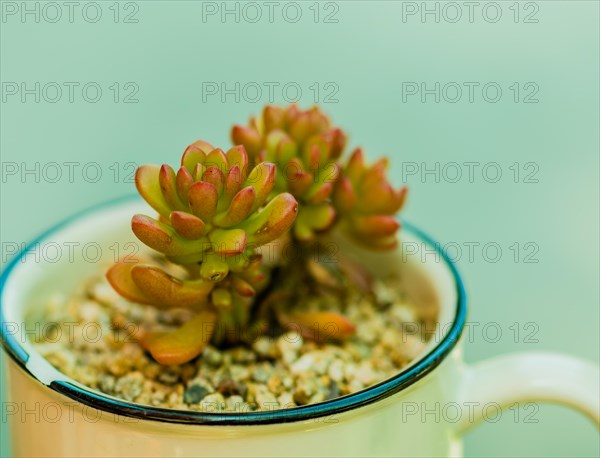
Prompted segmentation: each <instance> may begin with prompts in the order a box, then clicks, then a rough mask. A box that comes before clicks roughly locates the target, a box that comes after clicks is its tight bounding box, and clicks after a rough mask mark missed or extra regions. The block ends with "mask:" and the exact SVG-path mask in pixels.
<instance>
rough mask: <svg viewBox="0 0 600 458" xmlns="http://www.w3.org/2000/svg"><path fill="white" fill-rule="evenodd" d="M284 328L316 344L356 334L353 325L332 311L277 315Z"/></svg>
mask: <svg viewBox="0 0 600 458" xmlns="http://www.w3.org/2000/svg"><path fill="white" fill-rule="evenodd" d="M278 318H279V321H280V322H281V324H282V325H283V326H285V327H286V328H288V329H290V330H292V331H296V332H298V333H299V334H300V335H302V337H304V338H306V339H311V340H314V341H317V342H327V341H331V340H334V341H335V340H343V339H347V338H349V337H352V336H353V335H354V333H355V332H356V327H355V326H354V324H353V323H352V322H351V321H350V320H348V318H346V317H345V316H344V315H342V314H340V313H337V312H332V311H316V312H295V313H287V314H286V313H282V312H280V313H278Z"/></svg>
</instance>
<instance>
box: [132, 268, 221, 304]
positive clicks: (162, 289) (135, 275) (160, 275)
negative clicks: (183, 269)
mask: <svg viewBox="0 0 600 458" xmlns="http://www.w3.org/2000/svg"><path fill="white" fill-rule="evenodd" d="M131 278H132V279H133V282H134V283H135V284H136V286H137V287H138V288H139V289H140V290H142V291H143V292H144V294H145V295H146V296H148V297H149V298H150V299H151V300H152V302H153V303H154V304H156V305H159V306H160V307H167V308H171V307H186V308H193V307H197V306H200V305H203V304H206V302H207V299H208V295H209V294H210V292H211V290H212V288H213V287H214V285H213V284H211V283H209V282H206V281H205V280H201V279H200V280H187V281H184V280H180V279H178V278H175V277H173V276H171V275H169V274H167V273H166V272H164V271H163V270H161V269H160V268H158V267H154V266H149V265H139V264H138V265H136V266H134V267H133V268H132V269H131Z"/></svg>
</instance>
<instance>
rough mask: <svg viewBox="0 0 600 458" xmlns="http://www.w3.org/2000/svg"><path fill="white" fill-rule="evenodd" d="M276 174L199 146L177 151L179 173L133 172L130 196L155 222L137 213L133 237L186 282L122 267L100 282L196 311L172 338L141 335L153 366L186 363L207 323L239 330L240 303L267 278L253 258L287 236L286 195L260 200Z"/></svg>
mask: <svg viewBox="0 0 600 458" xmlns="http://www.w3.org/2000/svg"><path fill="white" fill-rule="evenodd" d="M275 173H276V170H275V166H274V165H273V164H270V163H267V162H261V163H260V164H257V165H256V166H254V167H252V168H251V169H250V168H249V167H248V157H247V154H246V151H245V150H244V147H243V146H236V147H233V148H231V149H230V150H229V151H227V152H226V153H225V152H223V151H222V150H220V149H214V148H213V147H212V146H211V145H209V144H208V143H206V142H203V141H197V142H195V143H193V144H192V145H190V146H189V147H188V148H187V149H186V150H185V152H184V154H183V157H182V159H181V167H180V168H179V170H178V171H177V172H175V171H174V170H173V169H172V168H171V167H170V166H169V165H163V166H162V167H158V166H153V165H144V166H142V167H140V168H139V169H138V170H137V173H136V177H135V181H136V186H137V189H138V192H139V193H140V194H141V196H142V197H143V198H144V199H145V200H146V202H147V203H148V204H149V205H150V206H151V207H152V208H154V210H156V211H157V212H158V214H159V218H158V219H154V218H151V217H149V216H145V215H135V216H134V217H133V219H132V222H131V227H132V230H133V232H134V233H135V235H136V236H137V237H138V239H139V240H141V241H142V242H143V243H144V244H146V245H147V246H149V247H150V248H152V249H154V250H156V251H158V252H159V253H162V254H163V255H164V256H165V259H166V260H168V261H169V262H170V263H174V264H178V265H181V266H183V267H184V268H185V271H186V273H187V275H186V278H177V277H175V276H173V275H171V274H169V273H167V272H166V271H165V269H162V268H161V267H158V266H152V265H148V264H141V263H126V262H120V263H117V264H115V265H114V266H113V267H112V268H111V269H110V270H109V272H108V274H107V277H108V280H109V281H110V283H111V284H112V286H113V287H114V288H115V290H117V291H118V292H119V293H120V294H121V295H122V296H124V297H125V298H127V299H129V300H132V301H134V302H138V303H142V304H148V305H153V306H155V307H163V308H170V307H184V308H189V309H191V310H194V311H197V312H198V314H197V315H196V318H194V319H193V320H192V321H190V322H189V323H186V324H185V325H184V326H183V327H182V328H180V329H179V330H177V331H174V332H171V333H169V334H164V333H158V334H156V333H154V334H153V333H150V334H147V335H145V336H143V338H142V343H143V345H144V346H146V347H147V348H148V350H149V351H150V352H151V353H152V355H153V356H154V357H155V358H156V359H157V360H158V361H159V362H162V363H165V364H177V363H180V362H184V361H185V360H189V359H191V358H193V357H195V356H197V355H198V354H199V353H200V352H201V351H202V349H203V347H204V345H205V344H206V343H207V342H208V341H209V340H210V338H211V337H212V334H213V331H214V329H212V328H214V327H215V325H217V324H219V325H220V324H222V325H223V326H225V327H226V326H227V325H231V323H232V322H235V323H234V324H236V325H239V324H245V322H247V320H248V316H249V313H248V308H249V305H250V301H248V298H251V297H253V296H254V295H255V294H256V292H257V290H260V289H261V288H262V287H263V286H264V284H265V279H266V277H265V274H264V273H263V272H262V271H261V269H260V265H259V264H258V263H257V261H259V259H258V255H257V251H256V250H257V248H258V247H260V246H261V245H264V244H266V243H269V242H271V241H273V240H275V239H277V238H278V237H280V236H281V235H282V234H284V233H286V232H287V231H288V229H289V228H290V227H291V225H292V223H293V222H294V219H295V218H296V214H297V209H298V204H297V202H296V200H295V199H294V197H293V196H292V195H291V194H289V193H281V194H278V195H276V196H275V197H273V198H272V199H269V200H268V198H269V195H270V193H271V191H272V189H273V186H274V184H275V180H274V177H275ZM267 200H268V202H267ZM217 319H220V321H221V322H222V323H220V322H219V323H217ZM192 342H193V344H194V345H191V344H190V343H192ZM184 347H185V348H186V351H182V348H184Z"/></svg>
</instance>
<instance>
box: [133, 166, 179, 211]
mask: <svg viewBox="0 0 600 458" xmlns="http://www.w3.org/2000/svg"><path fill="white" fill-rule="evenodd" d="M159 174H160V167H158V166H156V165H142V166H141V167H139V168H138V169H137V171H136V173H135V186H136V187H137V190H138V192H139V193H140V195H141V196H142V197H143V198H144V200H145V201H146V202H148V205H150V206H151V207H152V208H153V209H154V210H156V211H157V212H158V213H159V214H160V215H161V216H163V217H165V218H168V217H169V213H171V209H170V207H169V204H168V203H167V201H166V199H165V197H164V196H163V193H162V190H161V189H160V180H159Z"/></svg>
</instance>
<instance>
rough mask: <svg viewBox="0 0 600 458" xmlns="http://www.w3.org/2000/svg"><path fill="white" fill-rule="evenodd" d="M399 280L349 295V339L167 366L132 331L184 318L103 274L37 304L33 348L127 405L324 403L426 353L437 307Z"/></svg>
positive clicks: (286, 342)
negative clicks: (410, 296) (39, 323)
mask: <svg viewBox="0 0 600 458" xmlns="http://www.w3.org/2000/svg"><path fill="white" fill-rule="evenodd" d="M402 291H403V288H402V282H401V280H400V279H398V278H388V279H384V280H376V281H375V285H374V293H373V294H369V295H364V294H360V293H358V292H356V293H353V294H350V297H349V298H348V301H347V308H346V310H345V314H346V315H347V316H348V317H349V318H350V319H351V320H352V321H353V322H354V323H355V324H356V328H357V332H356V335H355V336H354V337H352V338H351V339H349V340H347V341H344V342H342V343H337V344H336V343H326V344H317V343H315V342H312V341H307V340H304V339H303V338H302V337H301V336H299V335H298V334H297V333H294V332H287V333H284V334H280V335H277V336H272V337H270V336H263V337H260V338H258V339H256V340H255V341H254V342H253V343H252V345H251V346H238V347H233V348H227V349H223V350H218V349H216V348H214V347H213V346H209V347H207V348H206V349H205V351H204V352H203V354H202V355H201V356H200V357H198V358H197V359H196V360H194V361H192V362H190V363H187V364H184V365H181V366H171V367H165V366H161V365H159V364H157V363H156V362H154V361H153V360H152V358H151V357H150V356H149V355H148V354H147V353H145V352H144V351H143V350H142V349H141V348H140V346H139V345H138V344H137V343H136V342H135V340H134V339H133V338H132V335H133V333H134V331H135V329H136V327H137V326H138V325H140V324H144V323H153V322H154V323H155V322H158V323H161V325H163V326H164V327H165V329H168V328H169V327H170V326H171V327H172V326H175V325H177V324H178V323H180V322H182V321H184V320H185V319H186V318H187V316H186V315H185V313H184V312H183V311H171V312H164V311H158V310H156V309H154V308H152V307H147V306H140V305H137V304H133V303H130V302H128V301H126V300H125V299H123V298H121V297H119V296H118V295H117V294H116V293H115V292H114V291H113V290H112V288H111V287H110V286H109V285H108V283H107V282H106V281H105V280H104V279H103V278H98V279H92V280H91V281H90V282H89V283H88V284H87V285H86V286H85V289H84V290H83V291H82V292H81V293H80V294H78V295H75V296H73V297H68V298H66V297H59V296H57V297H55V298H53V299H52V300H50V301H49V302H48V303H47V304H45V314H44V317H45V319H46V321H47V324H46V325H44V326H43V327H42V328H41V330H42V332H40V335H39V336H38V339H37V340H38V342H37V343H36V346H37V349H38V350H39V351H40V353H41V354H42V355H43V356H45V357H46V358H47V359H48V360H49V361H50V363H51V364H53V365H54V366H55V367H56V368H58V369H59V370H60V371H61V372H64V373H65V374H67V375H68V376H70V377H71V378H73V379H75V380H77V381H78V382H80V383H82V384H84V385H86V386H88V387H91V388H94V389H96V390H98V391H101V392H103V393H106V394H109V395H112V396H115V397H117V398H121V399H125V400H127V401H132V402H136V403H139V404H146V405H151V406H156V407H166V408H173V409H183V410H201V411H205V412H216V411H220V412H228V411H231V412H249V411H256V410H274V409H281V408H290V407H295V406H301V405H307V404H313V403H318V402H322V401H325V400H328V399H332V398H336V397H339V396H344V395H346V394H350V393H354V392H357V391H360V390H362V389H364V388H366V387H368V386H370V385H373V384H375V383H378V382H381V381H383V380H385V379H387V378H389V377H391V376H393V375H395V374H396V373H397V372H398V371H400V370H401V369H402V368H404V367H405V366H407V365H408V364H409V363H410V362H411V361H412V360H413V359H414V358H416V357H417V356H419V355H420V354H421V353H422V351H423V350H424V348H425V346H426V344H427V341H428V340H429V338H430V335H429V334H428V333H426V332H425V330H431V329H433V328H434V327H435V321H436V318H437V310H434V308H435V307H432V306H429V307H417V306H415V305H414V304H413V303H411V302H410V301H409V300H407V298H406V296H405V295H404V294H403V293H402Z"/></svg>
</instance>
